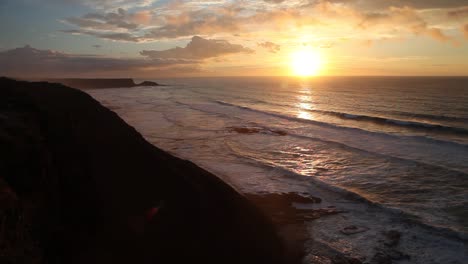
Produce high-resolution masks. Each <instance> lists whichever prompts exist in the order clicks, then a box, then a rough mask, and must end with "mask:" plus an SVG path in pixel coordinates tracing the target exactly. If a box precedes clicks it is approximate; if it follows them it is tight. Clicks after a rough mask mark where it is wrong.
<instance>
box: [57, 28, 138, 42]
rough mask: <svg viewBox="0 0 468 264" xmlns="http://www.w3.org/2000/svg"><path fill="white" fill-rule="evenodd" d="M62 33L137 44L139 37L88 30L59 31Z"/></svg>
mask: <svg viewBox="0 0 468 264" xmlns="http://www.w3.org/2000/svg"><path fill="white" fill-rule="evenodd" d="M61 32H64V33H70V34H73V35H89V36H94V37H98V38H102V39H109V40H116V41H127V42H138V41H140V37H138V36H134V35H132V34H130V33H125V32H124V33H112V32H110V33H108V32H98V31H89V30H80V29H68V30H61Z"/></svg>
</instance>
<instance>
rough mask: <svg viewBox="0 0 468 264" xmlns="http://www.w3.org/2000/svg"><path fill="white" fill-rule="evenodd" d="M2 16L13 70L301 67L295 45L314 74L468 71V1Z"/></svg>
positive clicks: (0, 56)
mask: <svg viewBox="0 0 468 264" xmlns="http://www.w3.org/2000/svg"><path fill="white" fill-rule="evenodd" d="M0 27H1V34H0V75H8V76H24V77H117V76H119V77H165V76H167V77H171V76H233V75H234V76H248V75H249V76H251V75H257V76H260V75H268V76H276V75H294V74H297V69H296V72H295V70H294V67H295V66H294V65H293V64H294V62H293V60H294V56H296V57H297V54H298V52H299V54H300V55H299V57H301V54H314V55H313V56H312V59H311V60H314V61H313V62H311V64H312V65H313V67H315V68H317V69H315V70H314V72H313V74H314V75H468V0H408V1H403V0H328V1H326V0H322V1H320V0H292V1H283V0H264V1H236V0H218V1H216V0H213V1H167V0H139V1H129V0H114V1H112V0H82V1H80V0H0ZM301 52H302V53H301ZM304 52H305V53H304ZM294 54H296V55H294ZM301 65H302V64H301ZM304 67H307V65H304Z"/></svg>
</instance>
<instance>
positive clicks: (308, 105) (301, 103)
mask: <svg viewBox="0 0 468 264" xmlns="http://www.w3.org/2000/svg"><path fill="white" fill-rule="evenodd" d="M300 93H301V94H300V95H298V96H297V103H296V107H297V117H298V118H302V119H309V120H311V119H313V114H312V112H310V110H312V109H314V106H313V104H312V96H310V90H309V89H308V88H303V89H302V90H301V91H300Z"/></svg>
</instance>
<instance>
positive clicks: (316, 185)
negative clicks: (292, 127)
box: [90, 86, 468, 264]
mask: <svg viewBox="0 0 468 264" xmlns="http://www.w3.org/2000/svg"><path fill="white" fill-rule="evenodd" d="M176 87H177V86H176ZM171 88H172V87H170V86H168V87H160V88H143V89H139V90H138V91H135V90H130V89H128V90H118V89H116V90H100V91H97V90H96V91H90V94H92V95H93V97H94V98H96V99H98V100H99V101H101V102H102V103H103V104H104V105H106V106H107V107H109V108H111V109H114V111H116V112H117V113H118V114H119V116H121V117H122V118H123V119H124V120H126V121H127V122H128V123H130V124H131V125H132V126H134V127H135V128H136V129H137V130H138V131H140V132H141V133H142V134H143V136H144V137H145V138H146V139H147V140H148V141H149V142H151V143H152V144H154V145H156V146H158V147H161V148H162V149H164V150H165V151H168V152H169V153H171V154H173V155H176V156H178V157H181V158H183V159H188V160H191V161H193V162H195V163H196V164H198V165H199V166H201V167H202V168H204V169H206V170H208V171H210V172H212V173H214V174H215V175H217V176H219V177H220V178H222V179H223V180H224V181H225V182H227V183H229V184H231V185H233V186H235V187H236V189H237V190H239V191H240V192H241V193H245V194H246V195H247V196H249V195H250V194H253V195H255V196H257V195H258V194H261V195H266V196H267V197H268V196H270V195H271V194H280V196H281V197H283V198H282V199H283V201H288V202H287V203H288V204H290V205H289V206H287V207H284V206H283V205H284V204H285V203H286V202H279V203H277V204H278V206H277V207H276V208H275V209H276V210H284V211H287V212H294V211H296V209H295V208H291V207H297V209H310V211H309V213H311V212H314V210H320V209H324V208H327V207H334V208H336V209H337V210H339V211H343V212H341V213H337V214H332V215H327V216H323V217H321V218H318V219H312V220H311V219H308V220H305V219H303V218H302V216H300V215H295V212H294V214H291V215H290V220H291V221H293V222H294V221H296V223H298V228H300V229H301V230H304V228H303V226H305V230H306V231H307V233H308V234H307V238H308V240H307V241H306V246H305V248H306V254H307V257H306V260H307V261H310V262H308V263H330V262H332V261H337V260H338V259H337V258H340V257H341V256H342V257H345V258H346V259H347V260H346V261H348V262H349V261H350V260H353V261H361V262H363V263H424V264H428V263H464V260H465V256H466V255H464V254H466V253H465V252H468V251H467V248H466V246H465V245H466V239H465V238H464V237H463V236H462V235H460V236H458V235H453V232H448V233H447V232H446V231H447V230H443V229H441V230H439V229H437V228H433V227H430V226H427V225H424V224H422V221H418V219H414V218H412V219H410V218H408V216H409V215H408V214H405V213H403V212H401V211H399V210H397V209H395V208H390V207H388V206H383V205H382V204H379V203H374V202H371V200H372V199H366V198H365V195H361V196H360V195H359V193H356V192H353V191H352V190H351V191H349V190H347V188H345V189H346V190H345V189H343V188H340V187H338V186H336V185H333V184H329V183H328V184H327V183H326V182H322V181H321V180H320V179H318V178H316V177H311V176H308V175H307V174H304V173H300V172H297V171H293V170H291V169H289V168H287V167H282V166H278V164H273V163H269V162H268V160H262V157H264V156H261V155H255V154H256V153H257V152H261V153H263V154H265V155H268V153H270V150H272V149H271V148H267V146H266V145H264V144H265V143H266V144H268V142H272V143H273V147H275V148H274V149H273V152H275V151H274V150H275V149H276V148H278V150H281V149H282V148H281V146H282V145H283V144H287V143H288V142H291V141H289V140H290V139H294V138H291V135H290V131H288V130H287V128H285V126H284V125H285V124H283V126H268V125H267V124H262V123H257V124H256V125H251V123H247V125H245V122H243V121H244V120H241V119H239V118H238V116H239V115H242V114H245V111H240V110H238V109H232V108H228V107H224V106H221V107H223V108H222V109H221V107H220V106H218V105H216V104H215V103H213V104H211V103H210V102H208V103H205V102H206V100H197V99H198V98H197V97H196V96H195V98H193V97H188V98H189V99H187V100H194V101H195V102H194V103H191V104H188V103H187V100H185V101H184V96H186V95H187V94H193V93H191V92H192V90H193V89H187V90H188V92H186V93H185V92H182V90H181V89H171ZM184 91H185V90H184ZM178 94H181V95H182V96H177V95H178ZM220 109H221V110H223V111H221V110H220ZM256 115H257V114H256ZM228 117H229V119H228ZM242 117H243V116H242ZM262 117H263V118H265V119H266V120H267V121H268V117H265V116H262V115H259V114H258V116H251V115H249V116H245V121H246V122H251V121H254V122H255V121H256V122H261V121H263V119H262ZM237 127H241V128H242V129H236V128H237ZM277 129H282V130H281V131H287V133H276V132H275V131H279V130H277ZM311 143H315V142H311V141H306V142H304V144H311ZM241 144H245V146H247V147H246V148H244V149H241V147H243V146H244V145H241ZM309 147H315V148H319V149H321V148H320V147H321V145H318V146H317V144H315V145H310V146H309ZM325 147H326V148H324V149H325V150H328V151H327V152H326V153H330V154H332V153H337V152H335V151H334V147H335V145H331V146H330V145H327V146H325ZM242 150H244V152H242ZM254 150H255V151H257V152H254ZM249 151H250V152H249ZM257 154H258V153H257ZM337 154H338V153H337ZM329 157H330V162H334V161H333V160H334V159H339V156H335V155H329ZM292 158H293V157H292ZM292 160H295V159H292ZM348 173H351V171H348ZM392 190H393V189H392V187H391V186H389V191H392ZM290 192H294V193H296V194H301V195H305V196H313V197H319V198H321V203H312V204H301V203H297V202H294V200H293V199H289V198H290V197H289V198H288V196H289V195H288V193H290ZM270 201H271V199H270ZM268 202H269V199H265V201H263V202H262V203H263V204H265V203H266V204H267V205H268ZM260 207H261V206H260ZM267 209H268V208H267ZM280 220H281V219H280ZM419 220H421V219H419ZM301 225H302V226H301ZM352 226H355V227H357V228H354V229H355V230H353V228H350V227H352ZM363 229H364V231H363V232H356V231H361V230H363ZM341 230H343V231H351V232H354V233H352V234H349V235H347V234H344V233H343V232H341ZM394 231H396V232H399V233H400V234H401V235H400V236H401V239H400V240H399V242H398V244H397V245H396V246H391V247H388V246H387V245H386V244H389V245H393V244H394V243H395V242H391V241H388V239H389V238H388V237H387V234H397V233H396V232H394ZM390 237H391V235H390ZM408 257H409V258H408ZM320 261H321V262H320ZM385 261H386V262H385ZM343 263H347V262H343ZM355 263H359V262H355Z"/></svg>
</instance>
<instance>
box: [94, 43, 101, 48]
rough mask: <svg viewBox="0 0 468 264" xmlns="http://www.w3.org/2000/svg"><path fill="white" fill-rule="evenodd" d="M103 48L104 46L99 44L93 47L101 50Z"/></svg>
mask: <svg viewBox="0 0 468 264" xmlns="http://www.w3.org/2000/svg"><path fill="white" fill-rule="evenodd" d="M101 47H102V46H101V45H98V44H96V45H93V48H96V49H100V48H101Z"/></svg>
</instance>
